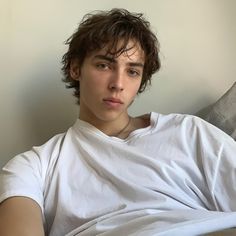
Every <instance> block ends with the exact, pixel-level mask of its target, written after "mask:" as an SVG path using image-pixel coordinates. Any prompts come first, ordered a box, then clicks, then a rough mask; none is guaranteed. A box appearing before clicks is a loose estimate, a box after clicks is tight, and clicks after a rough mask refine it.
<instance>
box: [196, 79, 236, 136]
mask: <svg viewBox="0 0 236 236" xmlns="http://www.w3.org/2000/svg"><path fill="white" fill-rule="evenodd" d="M196 115H197V116H199V117H201V118H202V119H204V120H206V121H208V122H209V123H211V124H213V125H215V126H216V127H218V128H220V129H222V130H223V131H224V132H226V133H227V134H229V135H230V136H231V137H232V138H233V139H234V140H236V82H235V83H234V84H233V86H232V87H231V88H230V89H229V90H228V91H227V92H226V93H225V94H224V95H223V96H222V97H221V98H220V99H219V100H218V101H217V102H215V103H214V104H212V105H210V106H208V107H206V108H203V109H202V110H200V111H199V112H197V113H196Z"/></svg>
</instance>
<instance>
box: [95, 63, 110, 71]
mask: <svg viewBox="0 0 236 236" xmlns="http://www.w3.org/2000/svg"><path fill="white" fill-rule="evenodd" d="M96 67H97V68H98V69H99V70H107V69H109V68H110V65H109V64H107V63H105V62H99V63H97V64H96Z"/></svg>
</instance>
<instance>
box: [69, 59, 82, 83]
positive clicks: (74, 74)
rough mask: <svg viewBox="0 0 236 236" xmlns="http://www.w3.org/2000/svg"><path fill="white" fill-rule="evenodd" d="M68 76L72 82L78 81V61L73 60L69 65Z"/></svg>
mask: <svg viewBox="0 0 236 236" xmlns="http://www.w3.org/2000/svg"><path fill="white" fill-rule="evenodd" d="M70 76H71V78H72V79H74V80H79V79H80V67H79V62H78V59H73V60H72V61H71V63H70Z"/></svg>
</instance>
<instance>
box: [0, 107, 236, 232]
mask: <svg viewBox="0 0 236 236" xmlns="http://www.w3.org/2000/svg"><path fill="white" fill-rule="evenodd" d="M12 196H27V197H29V198H32V199H34V200H35V201H36V202H37V203H38V204H39V205H40V207H41V209H42V212H43V215H44V220H45V231H46V232H47V233H46V234H47V235H50V236H60V235H65V234H67V233H69V232H71V231H73V230H74V231H73V232H72V233H71V234H70V235H81V236H82V235H83V236H84V235H98V234H99V233H103V232H107V234H106V233H105V234H104V235H132V234H131V233H129V234H128V233H127V232H126V233H124V234H122V233H121V234H119V233H120V232H121V231H120V232H118V233H117V234H115V230H116V231H117V229H119V227H121V228H120V229H121V230H122V227H124V226H125V225H127V224H130V225H131V228H132V227H135V228H136V229H137V228H138V227H140V225H142V224H141V223H140V222H139V220H140V219H142V218H143V217H144V218H145V220H144V221H145V222H146V221H147V219H149V220H150V217H151V218H152V220H151V222H152V223H153V222H155V223H156V225H155V224H154V225H153V224H152V226H150V224H149V226H148V227H149V228H150V227H151V228H153V229H154V228H155V229H156V231H155V232H156V234H155V235H157V229H158V230H161V229H164V228H165V227H166V229H170V226H171V225H172V224H176V223H180V222H185V221H188V222H191V220H192V222H193V221H194V220H195V222H196V219H197V222H198V223H199V220H200V219H204V217H205V218H206V219H211V220H212V219H217V218H218V219H221V218H220V217H222V215H223V216H225V215H226V216H227V217H229V218H230V217H231V218H230V219H231V221H230V219H228V220H226V222H225V224H224V225H223V226H222V225H221V226H220V224H218V223H216V222H214V225H216V226H215V229H222V228H226V227H231V226H236V215H235V213H232V214H231V215H230V216H229V214H227V213H221V215H220V216H219V215H218V214H217V213H216V212H214V211H221V212H235V211H236V200H235V199H236V142H235V141H234V140H233V139H232V138H231V137H230V136H228V135H226V134H225V133H223V132H222V131H221V130H219V129H217V128H216V127H214V126H212V125H210V124H209V123H206V122H204V121H203V120H201V119H200V118H197V117H194V116H190V115H180V114H170V115H161V114H158V113H154V112H152V113H151V115H150V126H149V127H146V128H142V129H138V130H135V131H133V132H132V133H131V134H130V135H129V136H128V137H127V138H126V139H124V140H123V139H119V138H116V137H109V136H107V135H105V134H104V133H102V132H101V131H100V130H98V129H96V128H95V127H94V126H92V125H90V124H89V123H87V122H84V121H82V120H79V119H78V120H77V121H76V123H75V124H74V126H73V127H71V128H70V129H69V130H68V131H67V132H66V133H64V134H59V135H56V136H55V137H53V138H52V139H50V140H49V141H48V142H47V143H46V144H44V145H42V146H40V147H34V148H33V149H32V150H31V151H28V152H25V153H23V154H20V155H18V156H16V157H15V158H13V159H12V160H11V161H9V162H8V164H7V165H6V166H5V167H4V168H3V170H2V172H1V176H0V202H1V201H3V200H4V199H6V198H9V197H12ZM206 210H208V211H206ZM212 211H213V212H212ZM190 212H192V213H191V214H190ZM211 212H212V214H210V213H211ZM169 213H170V214H169ZM209 214H210V215H209ZM216 214H217V216H216ZM219 214H220V213H219ZM167 215H168V217H169V218H168V217H167ZM174 216H176V217H174ZM148 217H149V218H148ZM232 217H233V218H232ZM173 218H175V220H173ZM232 219H233V220H232ZM153 220H154V221H153ZM148 222H149V221H148ZM220 222H221V223H222V222H223V220H222V219H221V220H220ZM234 222H235V223H234ZM157 224H158V225H157ZM234 224H235V225H234ZM185 225H186V224H185ZM182 226H183V224H182ZM131 228H130V227H129V230H130V229H131ZM144 228H145V226H144V225H143V229H144ZM149 228H148V229H149ZM209 229H210V230H212V228H211V227H209V225H208V229H207V227H206V229H205V231H204V232H208V231H209ZM194 230H195V231H194V232H199V231H196V230H201V227H199V225H198V226H197V228H196V229H194ZM207 230H208V231H207ZM131 231H132V230H131ZM109 232H113V233H111V234H108V233H109ZM140 232H141V231H140ZM147 232H149V231H147V230H146V228H145V233H144V234H143V235H152V234H148V233H147ZM158 232H159V231H158ZM200 232H202V231H200ZM209 232H210V231H209ZM102 235H103V234H102ZM134 235H142V234H141V233H140V234H134ZM170 235H171V234H170ZM172 235H174V234H173V232H172ZM189 235H190V234H189Z"/></svg>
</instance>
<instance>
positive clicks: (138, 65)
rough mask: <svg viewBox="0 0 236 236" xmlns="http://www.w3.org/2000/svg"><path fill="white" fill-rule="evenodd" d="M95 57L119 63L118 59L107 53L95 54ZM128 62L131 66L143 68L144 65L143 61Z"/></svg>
mask: <svg viewBox="0 0 236 236" xmlns="http://www.w3.org/2000/svg"><path fill="white" fill-rule="evenodd" d="M94 58H97V59H102V60H106V61H109V62H111V63H117V61H116V60H115V59H114V58H113V57H110V56H106V55H95V56H94ZM127 64H128V65H129V66H135V67H136V66H137V67H141V68H143V67H144V64H143V63H141V62H128V63H127Z"/></svg>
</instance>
